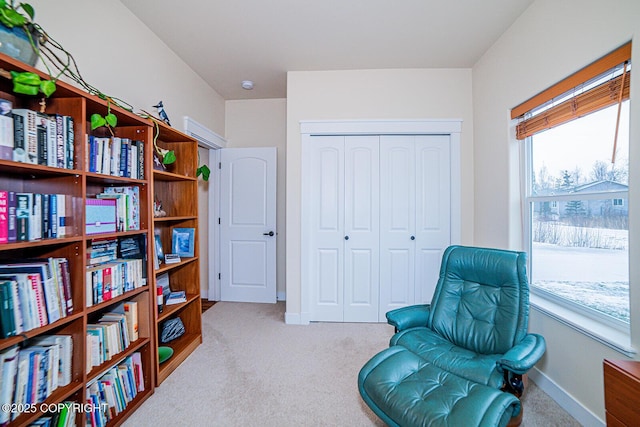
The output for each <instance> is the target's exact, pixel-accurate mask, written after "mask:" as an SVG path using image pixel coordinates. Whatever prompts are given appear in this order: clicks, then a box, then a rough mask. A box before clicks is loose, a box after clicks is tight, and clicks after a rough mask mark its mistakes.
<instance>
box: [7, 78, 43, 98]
mask: <svg viewBox="0 0 640 427" xmlns="http://www.w3.org/2000/svg"><path fill="white" fill-rule="evenodd" d="M38 89H39V87H38V86H33V85H26V84H23V83H19V82H16V81H14V82H13V91H14V92H15V93H21V94H23V95H37V94H38Z"/></svg>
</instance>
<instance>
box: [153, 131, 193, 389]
mask: <svg viewBox="0 0 640 427" xmlns="http://www.w3.org/2000/svg"><path fill="white" fill-rule="evenodd" d="M158 126H159V129H160V132H159V136H158V139H157V144H158V146H159V147H161V148H164V149H167V150H173V151H174V152H175V154H176V158H177V160H176V162H175V163H174V164H172V165H167V166H166V169H157V168H156V169H153V179H152V182H151V187H152V191H151V194H152V195H153V197H154V198H157V199H158V200H159V201H160V202H161V203H162V209H163V210H164V211H165V212H166V216H163V217H157V218H154V219H153V227H152V228H153V231H152V234H153V235H156V234H157V235H159V236H160V240H161V242H162V250H163V252H164V254H167V253H171V252H172V230H173V229H174V228H194V229H195V233H194V236H195V241H194V242H193V243H194V257H188V258H186V257H181V260H180V262H179V263H176V264H166V263H161V264H160V265H159V268H158V269H156V270H155V274H154V275H152V276H153V277H154V278H157V277H158V276H159V275H160V274H164V273H166V274H168V276H169V285H170V287H171V290H172V291H177V290H182V291H185V293H186V294H187V301H186V302H184V303H180V304H174V305H164V307H163V311H162V312H161V313H159V312H158V310H157V309H156V310H154V313H155V324H156V346H169V347H171V348H172V349H173V355H172V356H171V357H170V358H169V359H168V360H166V361H165V362H163V363H159V360H156V362H157V363H156V367H157V370H156V375H155V377H156V384H157V385H160V384H161V383H162V382H163V381H164V380H165V379H166V378H167V377H168V376H169V374H171V372H173V371H174V370H175V369H176V368H177V367H178V366H179V365H180V364H181V363H182V362H183V361H184V360H185V359H186V358H187V356H189V354H191V353H192V352H193V350H195V349H196V347H198V345H200V344H201V343H202V317H201V316H202V307H201V303H200V258H199V254H198V182H197V178H196V169H197V167H198V163H197V162H198V143H197V141H196V140H195V139H194V138H191V137H189V136H187V135H185V134H183V133H182V132H179V131H177V130H175V129H172V128H171V127H169V126H166V125H165V124H164V123H158ZM154 256H155V255H154ZM154 286H155V284H154ZM177 317H178V318H180V320H181V321H182V323H183V324H184V327H185V333H184V335H182V336H181V337H179V338H177V339H175V340H173V341H170V342H168V343H162V342H160V337H161V330H162V325H163V324H164V322H165V321H167V320H169V319H174V318H177Z"/></svg>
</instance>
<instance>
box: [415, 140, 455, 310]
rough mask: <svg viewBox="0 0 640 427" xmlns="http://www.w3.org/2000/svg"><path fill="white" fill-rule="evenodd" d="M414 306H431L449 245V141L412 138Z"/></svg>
mask: <svg viewBox="0 0 640 427" xmlns="http://www.w3.org/2000/svg"><path fill="white" fill-rule="evenodd" d="M415 158H416V186H417V188H416V254H417V255H416V264H417V268H416V303H428V302H431V298H432V296H433V291H434V290H435V286H436V283H437V280H438V275H439V272H440V259H441V257H442V253H443V252H444V249H446V248H447V246H449V245H450V242H451V220H450V218H451V196H450V194H451V189H450V187H451V176H450V169H451V168H450V137H449V136H448V135H424V136H417V137H416V157H415Z"/></svg>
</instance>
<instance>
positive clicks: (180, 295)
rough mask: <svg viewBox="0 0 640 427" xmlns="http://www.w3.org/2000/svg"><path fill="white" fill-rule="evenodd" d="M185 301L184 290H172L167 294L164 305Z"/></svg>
mask: <svg viewBox="0 0 640 427" xmlns="http://www.w3.org/2000/svg"><path fill="white" fill-rule="evenodd" d="M183 302H187V294H186V292H185V291H172V292H170V293H169V295H168V296H167V301H166V302H165V304H166V305H174V304H180V303H183Z"/></svg>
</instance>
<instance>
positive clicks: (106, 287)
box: [102, 267, 112, 301]
mask: <svg viewBox="0 0 640 427" xmlns="http://www.w3.org/2000/svg"><path fill="white" fill-rule="evenodd" d="M111 283H112V278H111V267H105V268H103V269H102V301H107V300H110V299H111Z"/></svg>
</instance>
